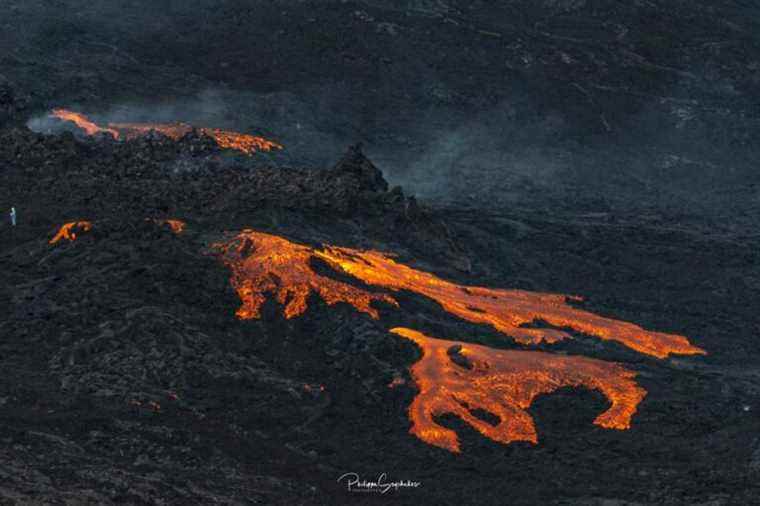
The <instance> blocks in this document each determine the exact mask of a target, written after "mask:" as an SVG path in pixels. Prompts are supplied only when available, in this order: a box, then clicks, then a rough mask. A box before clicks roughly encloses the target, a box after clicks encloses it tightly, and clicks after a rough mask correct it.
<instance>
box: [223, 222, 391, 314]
mask: <svg viewBox="0 0 760 506" xmlns="http://www.w3.org/2000/svg"><path fill="white" fill-rule="evenodd" d="M215 246H216V247H217V248H218V249H220V250H221V251H222V252H223V254H224V260H225V262H226V263H227V265H229V266H230V268H231V269H232V285H233V286H234V287H235V289H236V290H237V293H238V296H239V297H240V299H241V300H242V302H243V305H242V306H241V307H240V309H238V311H237V313H236V314H237V316H238V317H239V318H241V319H251V318H259V317H261V306H262V305H263V304H264V302H265V301H266V298H265V294H267V293H270V294H273V295H274V296H275V298H276V300H277V302H279V303H280V304H283V305H285V309H284V314H285V317H286V318H293V317H296V316H299V315H301V314H303V313H304V312H305V311H306V307H307V299H308V297H309V295H310V294H311V293H312V292H316V293H318V294H319V295H320V296H321V297H322V299H324V301H325V302H326V303H327V304H329V305H334V304H337V303H338V302H345V303H348V304H351V305H352V306H353V307H354V308H356V309H357V310H359V311H362V312H364V313H367V314H368V315H370V316H371V317H372V318H375V319H377V318H379V314H378V312H377V310H376V309H375V308H373V307H372V306H371V305H370V303H371V302H372V301H380V300H381V301H385V302H387V303H389V304H394V305H396V301H395V300H393V299H392V298H391V297H389V296H388V295H383V294H377V293H372V292H369V291H366V290H363V289H361V288H357V287H354V286H351V285H348V284H346V283H342V282H340V281H336V280H334V279H331V278H327V277H324V276H321V275H319V274H317V273H316V272H315V271H314V270H313V269H312V266H311V264H310V260H311V259H312V258H313V257H314V250H313V249H311V248H309V247H307V246H301V245H299V244H295V243H292V242H290V241H287V240H286V239H282V238H280V237H277V236H273V235H269V234H263V233H260V232H254V231H252V230H248V231H244V232H242V233H241V234H239V235H238V236H237V237H236V238H234V239H233V240H232V241H230V242H228V243H226V244H217V245H215Z"/></svg>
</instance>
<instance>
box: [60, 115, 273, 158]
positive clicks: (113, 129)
mask: <svg viewBox="0 0 760 506" xmlns="http://www.w3.org/2000/svg"><path fill="white" fill-rule="evenodd" d="M52 116H54V117H56V118H59V119H62V120H65V121H73V122H74V123H75V124H76V125H77V126H78V127H79V128H81V129H82V130H84V131H85V132H86V133H87V135H95V134H97V133H100V132H106V133H109V134H111V135H112V136H113V137H114V138H115V139H122V140H133V139H137V138H139V137H144V136H145V135H147V134H148V133H150V132H152V131H155V132H159V133H161V134H162V135H165V136H167V137H169V138H171V139H174V140H175V141H178V140H179V139H181V138H182V137H184V136H185V135H187V134H189V133H190V132H192V131H193V126H192V125H188V124H186V123H109V125H108V127H107V128H103V127H101V126H99V125H97V124H96V123H94V122H92V121H91V120H90V119H89V118H87V116H85V115H84V114H80V113H78V112H72V111H67V110H65V109H55V110H54V111H53V112H52ZM198 131H199V132H200V133H202V134H204V135H208V136H209V137H211V138H212V139H214V141H215V142H216V143H217V145H219V147H220V148H222V149H234V150H236V151H240V152H241V153H245V154H247V155H252V154H253V153H256V152H258V151H265V152H268V151H274V150H279V149H283V147H282V145H280V144H277V143H276V142H274V141H270V140H268V139H265V138H263V137H258V136H255V135H248V134H241V133H238V132H231V131H228V130H220V129H218V128H200V129H198Z"/></svg>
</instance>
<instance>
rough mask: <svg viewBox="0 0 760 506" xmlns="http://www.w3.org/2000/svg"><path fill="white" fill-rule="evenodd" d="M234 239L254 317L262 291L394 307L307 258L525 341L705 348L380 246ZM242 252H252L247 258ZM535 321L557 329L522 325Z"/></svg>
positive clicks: (649, 349) (289, 311) (300, 302)
mask: <svg viewBox="0 0 760 506" xmlns="http://www.w3.org/2000/svg"><path fill="white" fill-rule="evenodd" d="M233 242H234V243H236V244H242V243H245V244H247V246H246V248H245V252H243V250H242V249H241V250H240V252H241V255H240V256H239V257H238V258H237V259H234V258H228V263H229V264H230V265H231V266H232V269H233V277H232V280H233V284H234V285H235V287H236V288H237V291H238V294H239V295H240V298H241V299H242V300H243V307H242V308H241V309H240V310H239V311H238V315H239V316H241V317H242V316H245V317H248V318H258V317H259V312H258V308H259V307H260V306H261V304H263V302H264V300H265V298H264V294H265V293H267V292H275V293H276V294H277V300H278V301H279V302H280V303H281V304H284V303H285V301H286V300H287V298H288V296H289V294H292V295H293V296H294V299H293V300H292V301H291V302H289V303H288V305H287V307H286V309H285V314H286V316H287V317H288V318H290V317H293V316H296V315H299V314H302V313H303V312H304V311H305V309H306V300H307V297H308V294H309V293H310V292H311V291H315V292H317V293H319V294H320V295H321V296H322V297H323V298H324V299H325V301H327V302H328V303H329V304H333V303H335V301H336V300H338V299H339V300H340V301H342V302H348V303H349V304H351V305H353V306H354V307H355V308H356V309H358V310H360V311H362V312H365V313H368V314H370V315H371V316H372V317H373V318H377V317H378V314H377V311H376V310H375V309H373V308H371V307H370V306H369V302H370V301H371V300H385V301H386V302H391V303H392V304H394V305H397V303H396V301H395V299H393V298H391V297H390V296H380V295H377V294H370V293H369V292H367V291H365V290H361V289H358V288H356V287H353V286H351V285H348V284H346V283H341V282H339V281H335V280H333V279H330V278H326V277H324V276H319V275H317V274H316V273H315V272H314V271H313V270H312V269H311V268H310V266H309V262H310V260H311V259H312V258H318V259H321V260H323V261H324V262H326V263H327V264H328V265H330V266H331V267H332V268H333V269H334V270H335V271H336V272H340V273H344V274H348V275H350V276H352V277H354V278H356V279H358V280H360V281H362V282H364V283H366V284H367V285H370V286H375V287H381V288H385V289H389V290H392V291H398V290H408V291H410V292H414V293H417V294H419V295H422V296H425V297H428V298H430V299H432V300H434V301H436V302H438V303H439V304H440V305H441V307H442V308H443V309H444V310H445V311H447V312H449V313H451V314H453V315H456V316H458V317H460V318H462V319H464V320H467V321H469V322H472V323H483V324H488V325H491V326H492V327H493V328H494V329H496V330H497V331H499V332H500V333H502V334H505V335H507V336H510V337H512V338H513V339H515V341H517V342H519V343H522V344H526V345H532V344H538V343H541V342H548V343H554V342H557V341H561V340H563V339H570V338H571V337H572V336H571V335H570V334H569V333H568V332H566V331H565V330H560V328H568V329H572V330H575V331H578V332H582V333H584V334H588V335H590V336H594V337H597V338H599V339H602V340H609V341H616V342H618V343H620V344H623V345H625V346H627V347H629V348H631V349H633V350H635V351H637V352H640V353H644V354H647V355H651V356H654V357H658V358H665V357H667V356H668V355H670V354H671V353H673V354H682V355H692V354H704V353H705V352H704V351H703V350H702V349H700V348H698V347H696V346H693V345H692V344H691V343H689V340H688V339H687V338H686V337H684V336H681V335H676V334H667V333H662V332H652V331H648V330H645V329H643V328H641V327H639V326H638V325H635V324H633V323H628V322H624V321H619V320H615V319H612V318H605V317H602V316H598V315H596V314H593V313H590V312H588V311H584V310H582V309H578V308H575V307H573V306H571V305H569V304H568V299H569V300H579V298H578V297H568V296H565V295H559V294H547V293H534V292H528V291H523V290H505V289H492V288H484V287H477V286H463V285H458V284H455V283H452V282H449V281H446V280H443V279H441V278H439V277H437V276H435V275H433V274H430V273H428V272H424V271H419V270H416V269H413V268H411V267H408V266H406V265H403V264H400V263H398V262H396V261H395V260H393V258H391V257H390V256H389V255H387V254H384V253H380V252H377V251H371V250H369V251H361V250H355V249H350V248H338V247H332V246H325V247H324V248H322V249H315V248H310V247H308V246H302V245H298V244H295V243H292V242H290V241H287V240H286V239H283V238H279V237H276V236H272V235H268V234H263V233H261V232H256V231H253V230H246V231H243V232H242V233H241V234H240V235H238V236H237V238H236V239H235V240H234V241H233ZM226 250H228V251H229V250H230V248H229V247H227V248H226ZM246 252H251V256H247V254H246ZM338 294H340V295H339V296H338ZM336 297H337V298H336ZM536 321H543V322H546V323H548V324H549V325H551V326H553V327H556V328H526V327H525V325H528V324H531V323H534V322H536Z"/></svg>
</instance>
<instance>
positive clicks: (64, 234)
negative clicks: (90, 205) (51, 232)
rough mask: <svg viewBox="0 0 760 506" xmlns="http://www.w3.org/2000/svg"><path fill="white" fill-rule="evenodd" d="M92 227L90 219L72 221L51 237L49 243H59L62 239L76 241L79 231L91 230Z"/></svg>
mask: <svg viewBox="0 0 760 506" xmlns="http://www.w3.org/2000/svg"><path fill="white" fill-rule="evenodd" d="M91 229H92V223H90V222H89V221H72V222H71V223H66V224H65V225H63V226H62V227H61V228H60V229H58V233H57V234H55V236H54V237H53V238H52V239H50V242H49V244H57V243H58V242H59V241H60V240H61V239H66V240H67V241H74V240H76V238H77V232H79V233H82V232H89V231H90V230H91Z"/></svg>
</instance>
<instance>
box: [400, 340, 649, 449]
mask: <svg viewBox="0 0 760 506" xmlns="http://www.w3.org/2000/svg"><path fill="white" fill-rule="evenodd" d="M391 332H393V333H395V334H397V335H400V336H403V337H405V338H407V339H410V340H412V341H414V342H415V343H417V345H418V346H419V347H420V348H422V358H421V359H420V361H419V362H417V363H415V364H414V365H413V366H412V370H411V372H412V377H413V378H414V381H415V383H416V384H417V387H418V388H419V390H420V391H419V393H418V394H417V396H416V397H415V398H414V401H412V404H411V406H409V418H410V419H411V421H412V428H411V429H410V432H411V433H412V434H414V435H415V436H417V437H418V438H420V439H422V440H423V441H425V442H426V443H428V444H431V445H435V446H438V447H441V448H445V449H447V450H449V451H452V452H459V438H458V437H457V434H456V432H454V431H453V430H450V429H447V428H445V427H442V426H441V425H438V424H437V423H436V422H435V421H434V417H436V416H440V415H443V414H446V413H452V414H455V415H457V416H459V417H460V418H461V419H462V420H463V421H464V422H466V423H468V424H470V425H471V426H472V427H473V428H475V429H476V430H477V431H478V432H480V433H481V434H483V435H484V436H486V437H488V438H490V439H492V440H494V441H498V442H500V443H504V444H508V443H511V442H513V441H529V442H532V443H537V442H538V437H537V434H536V427H535V425H534V423H533V419H532V418H531V416H530V414H528V412H527V411H526V410H527V409H528V408H529V407H530V405H531V404H532V403H533V400H534V399H535V398H536V397H538V396H539V395H541V394H548V393H551V392H554V391H555V390H557V389H559V388H562V387H586V388H589V389H592V390H598V391H599V392H601V393H602V394H604V396H605V397H606V398H607V399H608V400H609V401H610V402H611V403H612V406H610V408H609V409H608V410H607V411H605V412H604V413H602V414H600V415H599V416H598V417H597V418H596V420H594V424H596V425H599V426H600V427H604V428H607V429H618V430H625V429H628V428H630V426H631V417H632V416H633V414H634V413H636V408H637V406H638V405H639V403H640V402H641V400H642V399H643V398H644V396H646V390H644V389H643V388H641V387H639V386H638V385H637V384H636V382H635V381H634V380H633V378H635V376H636V373H634V372H632V371H629V370H627V369H625V368H623V367H622V366H620V365H619V364H615V363H610V362H603V361H601V360H594V359H590V358H586V357H578V356H564V355H554V354H551V353H544V352H538V351H515V350H497V349H493V348H488V347H485V346H479V345H476V344H470V343H458V342H455V341H446V340H443V339H436V338H432V337H428V336H426V335H424V334H422V333H420V332H417V331H415V330H411V329H405V328H395V329H392V330H391ZM475 410H485V411H487V412H488V413H491V414H492V415H495V416H496V417H498V422H497V423H496V424H491V423H488V422H486V421H484V420H482V419H480V418H478V417H477V416H475V415H474V414H473V412H474V411H475Z"/></svg>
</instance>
